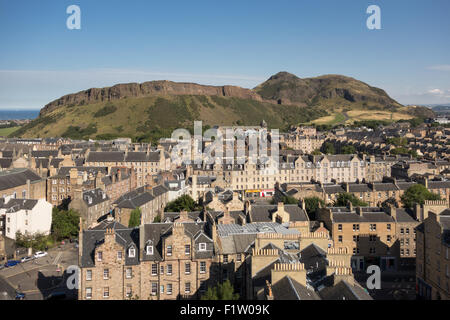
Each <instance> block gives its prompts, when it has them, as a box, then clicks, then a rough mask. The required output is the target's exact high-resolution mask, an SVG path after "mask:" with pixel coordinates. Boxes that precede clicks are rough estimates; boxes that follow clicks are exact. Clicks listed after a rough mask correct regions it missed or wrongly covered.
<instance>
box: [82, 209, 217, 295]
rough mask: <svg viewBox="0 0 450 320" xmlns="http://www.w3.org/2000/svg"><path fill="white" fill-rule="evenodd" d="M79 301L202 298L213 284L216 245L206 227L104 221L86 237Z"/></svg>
mask: <svg viewBox="0 0 450 320" xmlns="http://www.w3.org/2000/svg"><path fill="white" fill-rule="evenodd" d="M79 252H80V253H79V254H80V267H81V279H80V280H81V281H80V283H81V286H80V290H79V300H90V299H92V300H106V299H109V300H122V299H133V298H134V299H141V300H174V299H198V298H199V297H200V295H201V294H202V293H203V292H204V291H205V289H206V287H207V286H208V285H212V284H209V282H210V281H214V273H213V272H212V270H213V269H214V265H213V257H214V243H213V240H212V239H211V238H210V236H209V235H208V232H207V230H206V229H205V223H204V222H201V223H198V222H194V221H191V220H190V219H189V218H188V217H187V213H181V214H180V217H179V218H178V220H177V221H175V222H173V223H155V224H142V225H141V226H140V227H139V228H126V227H124V226H123V225H120V224H119V223H117V222H112V221H104V222H103V223H102V224H100V225H99V226H97V227H96V228H94V229H92V230H85V231H82V233H81V239H80V247H79Z"/></svg>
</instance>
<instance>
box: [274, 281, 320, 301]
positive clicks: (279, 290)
mask: <svg viewBox="0 0 450 320" xmlns="http://www.w3.org/2000/svg"><path fill="white" fill-rule="evenodd" d="M272 294H273V298H274V300H321V299H320V297H319V295H318V294H317V293H315V292H314V291H313V290H309V289H308V288H306V287H305V286H304V285H302V284H300V283H298V282H297V281H295V280H294V279H292V278H291V277H290V276H285V277H284V278H282V279H281V280H279V281H277V282H276V283H275V284H274V285H272Z"/></svg>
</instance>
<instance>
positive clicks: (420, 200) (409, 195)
mask: <svg viewBox="0 0 450 320" xmlns="http://www.w3.org/2000/svg"><path fill="white" fill-rule="evenodd" d="M401 200H402V203H403V206H404V207H405V208H413V207H415V206H416V204H424V203H425V200H441V197H440V196H439V195H438V194H435V193H432V192H430V191H429V190H428V189H427V188H426V187H425V186H424V185H422V184H415V185H413V186H411V187H409V188H408V190H406V191H405V193H404V194H403V195H402V196H401Z"/></svg>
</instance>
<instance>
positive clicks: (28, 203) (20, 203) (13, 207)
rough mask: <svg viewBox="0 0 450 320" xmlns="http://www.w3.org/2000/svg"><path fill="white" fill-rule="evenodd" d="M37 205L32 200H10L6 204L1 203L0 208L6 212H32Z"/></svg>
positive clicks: (35, 201) (36, 201)
mask: <svg viewBox="0 0 450 320" xmlns="http://www.w3.org/2000/svg"><path fill="white" fill-rule="evenodd" d="M2 200H3V199H2ZM37 203H38V200H33V199H10V200H9V201H8V202H7V203H3V201H2V203H1V204H0V208H2V209H6V212H17V211H20V210H33V208H34V207H35V206H36V204H37Z"/></svg>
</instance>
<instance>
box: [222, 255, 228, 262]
mask: <svg viewBox="0 0 450 320" xmlns="http://www.w3.org/2000/svg"><path fill="white" fill-rule="evenodd" d="M223 263H228V255H227V254H224V255H223Z"/></svg>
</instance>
